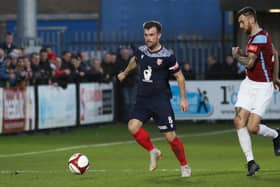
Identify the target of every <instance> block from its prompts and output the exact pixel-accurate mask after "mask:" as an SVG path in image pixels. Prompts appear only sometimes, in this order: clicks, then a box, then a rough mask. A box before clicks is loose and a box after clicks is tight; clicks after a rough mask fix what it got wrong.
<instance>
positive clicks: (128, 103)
mask: <svg viewBox="0 0 280 187" xmlns="http://www.w3.org/2000/svg"><path fill="white" fill-rule="evenodd" d="M131 53H132V52H131V51H130V49H128V48H122V49H121V50H120V55H119V56H118V58H117V61H116V70H117V72H118V73H120V72H122V71H124V70H125V68H126V67H127V65H128V63H129V60H130V56H131ZM136 83H137V69H135V70H133V71H131V72H130V74H129V75H127V77H126V78H125V79H124V80H123V81H122V82H118V85H119V88H120V91H121V95H122V102H121V105H120V106H123V109H122V111H123V112H122V113H123V115H122V116H123V121H124V122H128V119H129V116H130V113H131V112H132V110H133V106H134V104H135V99H136V90H137V87H136Z"/></svg>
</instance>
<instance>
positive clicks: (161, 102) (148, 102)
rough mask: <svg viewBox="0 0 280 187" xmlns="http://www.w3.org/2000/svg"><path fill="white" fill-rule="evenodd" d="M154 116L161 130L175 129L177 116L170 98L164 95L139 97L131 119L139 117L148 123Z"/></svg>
mask: <svg viewBox="0 0 280 187" xmlns="http://www.w3.org/2000/svg"><path fill="white" fill-rule="evenodd" d="M151 117H152V118H153V119H154V121H155V123H156V124H157V126H158V128H159V129H160V132H169V131H174V130H175V128H176V126H175V118H174V112H173V109H172V107H171V103H170V100H169V99H168V98H162V97H151V98H147V97H144V98H143V97H137V99H136V104H135V105H134V109H133V112H132V114H131V117H130V118H131V119H138V120H140V121H141V122H143V123H146V122H147V121H148V120H149V119H150V118H151Z"/></svg>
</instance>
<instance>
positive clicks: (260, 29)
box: [250, 28, 263, 37]
mask: <svg viewBox="0 0 280 187" xmlns="http://www.w3.org/2000/svg"><path fill="white" fill-rule="evenodd" d="M262 30H263V29H262V28H259V30H258V32H256V33H254V34H250V36H251V37H252V36H255V35H256V34H258V33H259V32H261V31H262Z"/></svg>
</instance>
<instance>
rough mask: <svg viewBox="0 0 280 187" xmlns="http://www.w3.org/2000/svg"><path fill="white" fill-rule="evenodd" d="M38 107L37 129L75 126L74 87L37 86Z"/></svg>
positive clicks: (71, 85) (70, 85)
mask: <svg viewBox="0 0 280 187" xmlns="http://www.w3.org/2000/svg"><path fill="white" fill-rule="evenodd" d="M38 106H39V111H38V129H47V128H57V127H69V126H75V125H76V116H77V114H76V113H77V111H76V108H77V107H76V86H75V85H73V84H69V85H68V86H67V89H63V88H61V87H57V86H49V85H46V86H39V87H38Z"/></svg>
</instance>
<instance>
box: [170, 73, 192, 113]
mask: <svg viewBox="0 0 280 187" xmlns="http://www.w3.org/2000/svg"><path fill="white" fill-rule="evenodd" d="M173 75H174V77H175V78H176V80H177V83H178V86H179V89H180V95H181V101H180V107H181V110H182V111H183V112H185V111H187V110H188V100H187V97H186V87H185V78H184V75H183V73H182V71H181V70H180V71H178V72H176V73H174V74H173Z"/></svg>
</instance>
